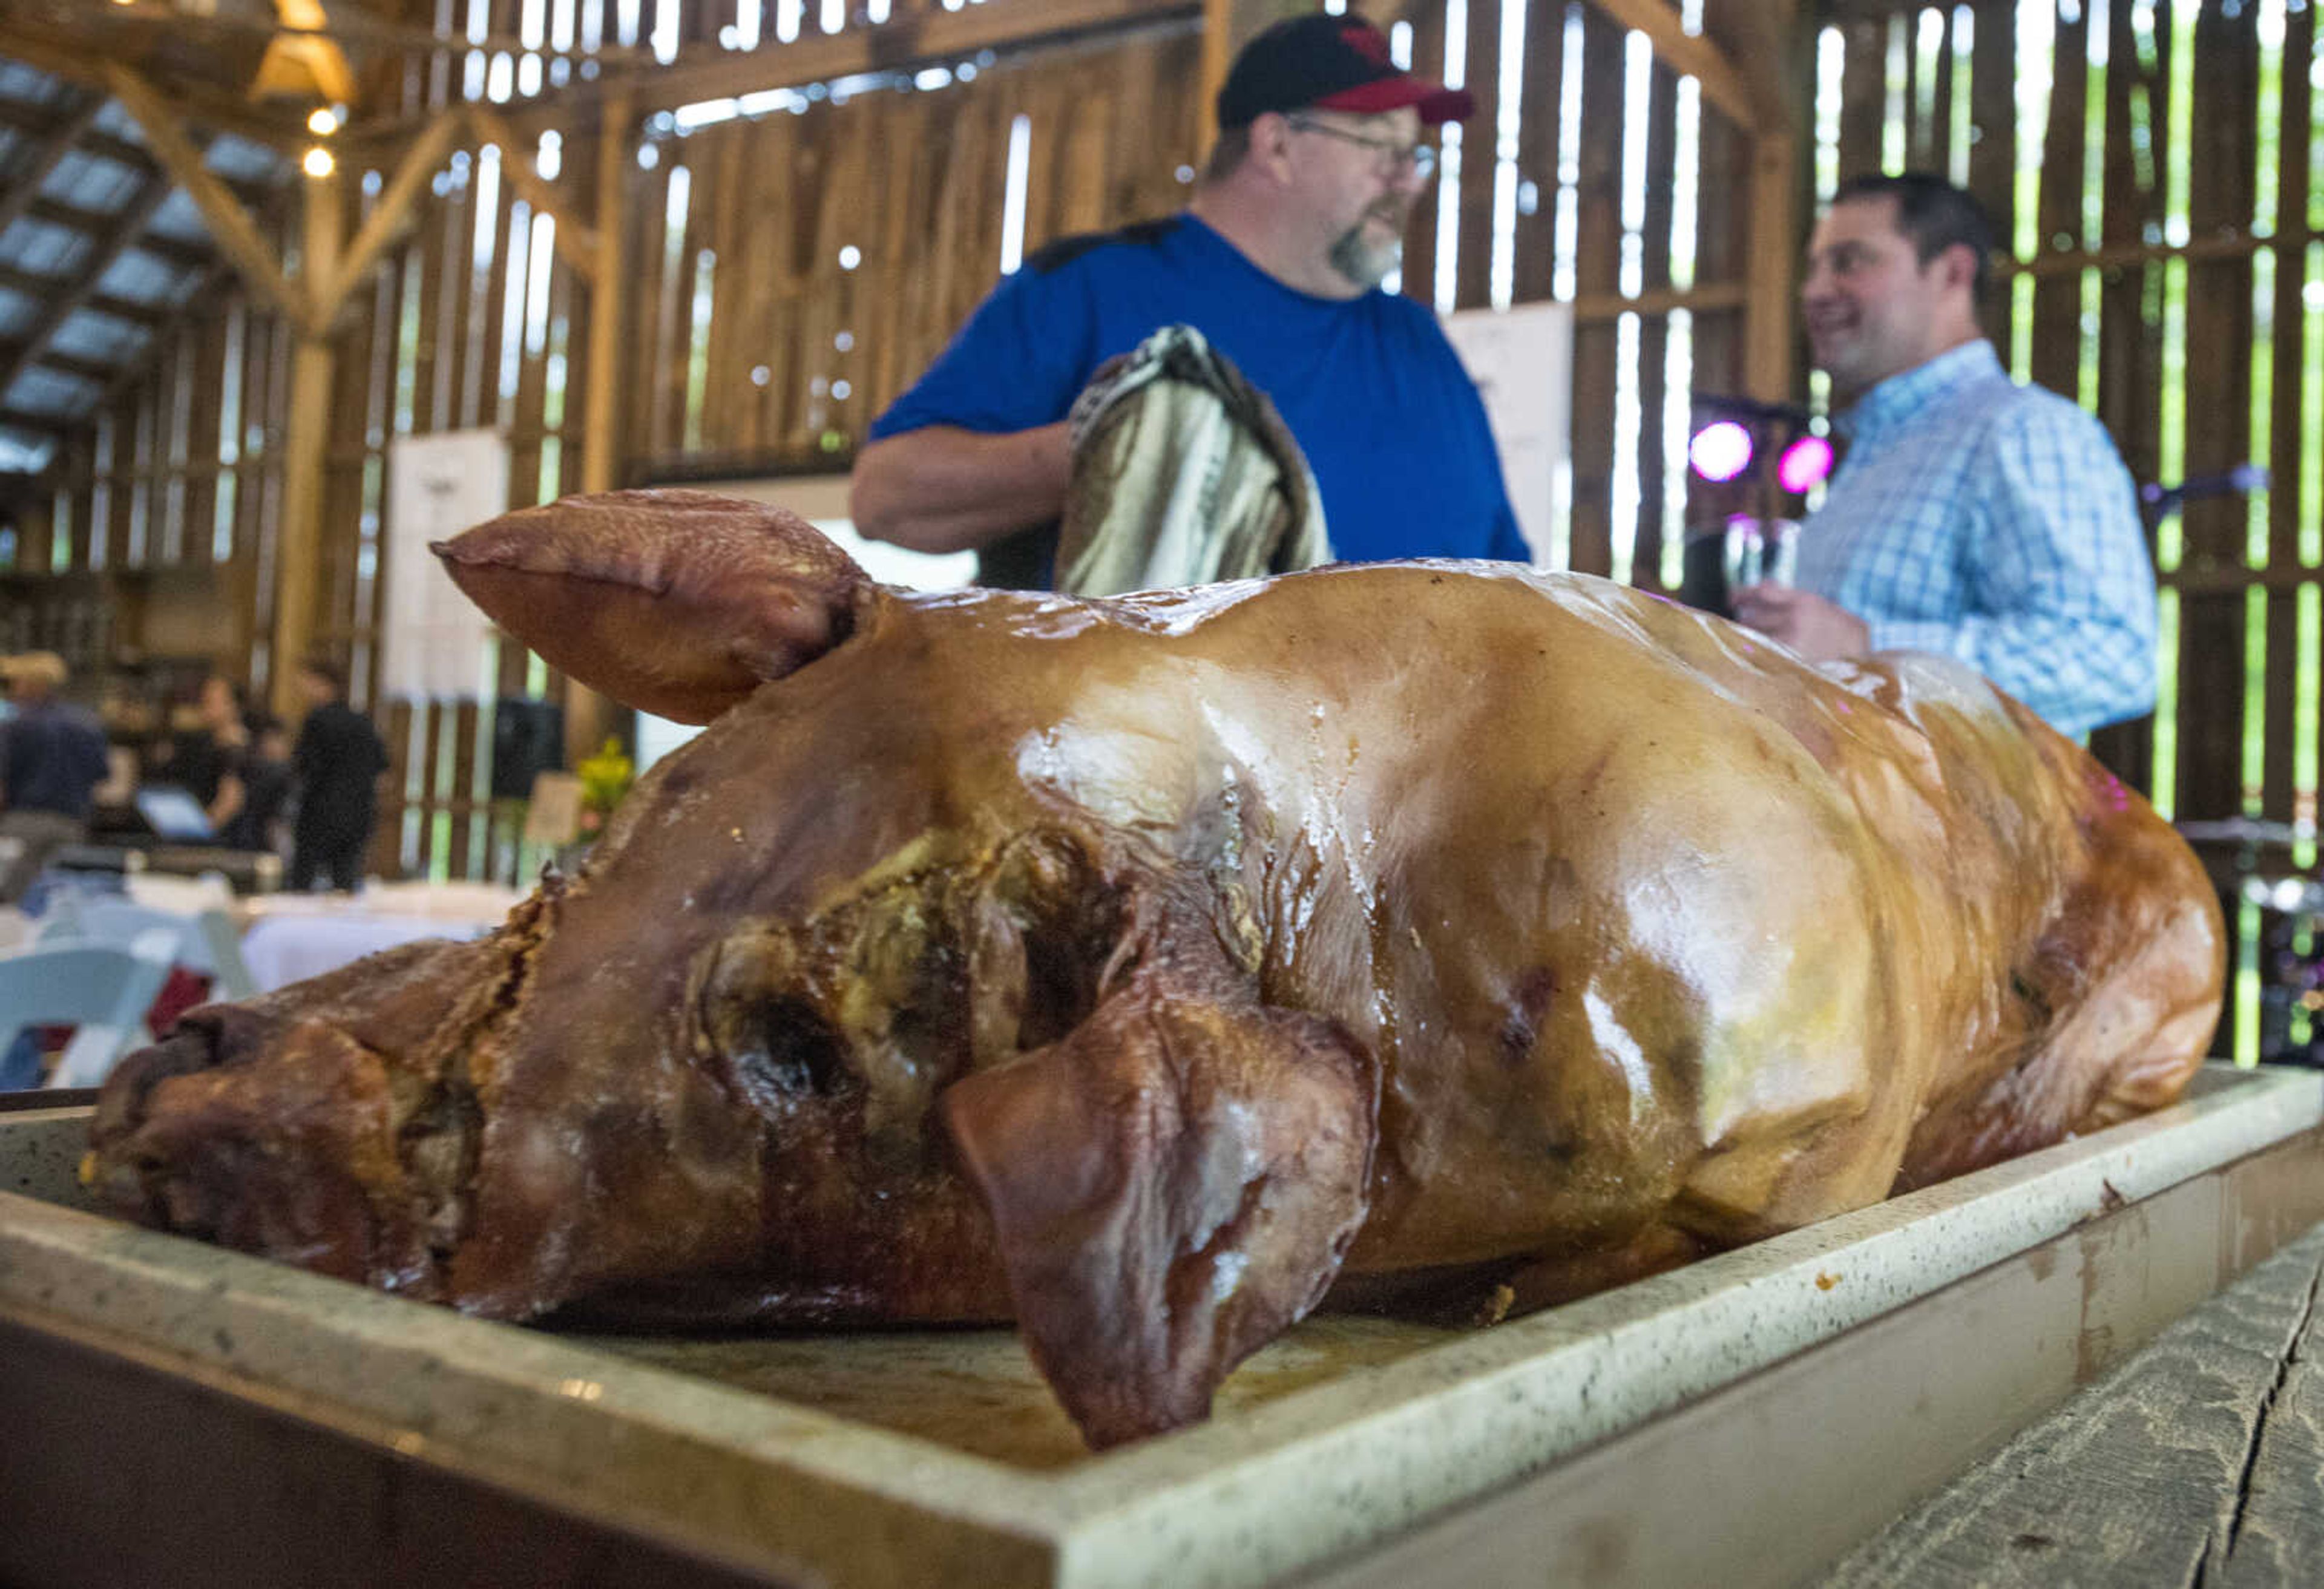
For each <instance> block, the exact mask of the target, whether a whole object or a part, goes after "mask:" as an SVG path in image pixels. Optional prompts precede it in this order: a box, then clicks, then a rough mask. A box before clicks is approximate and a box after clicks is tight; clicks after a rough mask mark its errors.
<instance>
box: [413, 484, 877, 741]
mask: <svg viewBox="0 0 2324 1589" xmlns="http://www.w3.org/2000/svg"><path fill="white" fill-rule="evenodd" d="M433 549H434V551H435V553H436V555H437V556H438V557H440V558H442V559H443V561H444V566H445V569H446V571H447V572H448V573H449V574H451V576H452V581H453V583H455V584H457V585H458V586H459V587H460V589H461V590H462V591H464V592H466V594H467V596H468V599H469V600H470V601H472V602H475V604H476V605H477V606H479V607H481V608H483V609H484V611H485V612H486V613H487V614H488V615H489V616H490V617H491V618H492V620H493V622H495V623H497V624H499V625H500V626H501V627H502V628H503V629H506V630H507V631H508V632H509V633H510V634H512V635H514V636H515V637H516V638H518V639H520V640H521V641H523V642H524V643H525V644H526V645H527V646H529V647H530V648H532V649H533V650H535V651H538V652H539V653H540V655H541V656H543V657H546V658H548V659H549V662H550V663H552V664H554V665H555V666H558V667H560V668H562V669H564V670H565V671H566V672H567V673H568V674H570V675H573V676H574V677H575V678H576V679H578V680H580V681H581V682H582V683H583V684H586V685H588V686H589V687H590V688H591V689H594V690H598V691H602V692H603V693H605V694H608V695H611V696H612V697H613V699H615V700H616V701H619V702H621V703H623V704H624V705H629V706H634V707H637V708H639V709H640V710H641V711H645V712H653V713H655V714H656V715H657V716H660V717H667V718H672V719H675V720H677V721H679V722H708V721H710V720H711V719H712V718H714V717H715V716H717V715H718V714H719V713H720V712H724V711H725V710H726V709H727V708H728V707H730V706H733V705H736V704H739V703H741V702H742V699H743V698H744V697H745V696H747V695H749V694H750V693H751V692H752V690H755V689H756V688H758V687H759V685H760V684H763V683H765V682H766V681H767V680H769V679H772V678H780V677H781V676H782V675H785V674H787V673H789V672H791V671H792V670H793V669H794V668H798V667H800V666H805V665H806V664H807V663H809V662H812V661H814V660H815V658H816V657H820V656H822V655H823V654H824V653H825V651H828V650H829V649H831V648H832V647H834V646H835V645H837V644H838V643H839V642H840V641H842V640H844V639H845V638H847V634H848V630H849V628H850V626H851V624H852V622H853V614H854V611H855V605H856V602H857V599H858V598H859V596H860V595H862V593H863V592H866V591H868V590H869V589H870V588H871V580H870V578H869V576H867V575H866V574H864V572H863V571H862V569H861V568H859V567H857V566H856V565H855V562H854V560H853V558H851V557H849V556H848V555H847V554H846V553H844V552H843V551H841V550H840V549H839V548H838V547H835V546H834V545H833V544H832V543H831V542H830V541H829V540H827V539H825V537H823V536H822V535H820V534H819V533H817V532H816V529H815V528H814V527H813V526H811V525H809V524H808V523H807V521H806V520H805V519H800V518H799V517H798V516H797V515H796V514H793V513H788V512H786V511H785V510H782V509H780V508H777V507H773V506H770V505H769V504H767V503H764V502H746V501H738V500H736V499H734V498H732V497H721V496H715V495H713V494H712V493H710V492H708V491H607V492H604V493H602V494H600V495H596V496H586V497H567V498H565V499H564V500H562V501H555V502H549V503H548V504H546V505H544V506H541V507H539V508H526V509H522V510H519V511H517V512H514V513H506V514H503V515H502V516H501V517H500V518H498V519H493V520H492V521H491V522H489V523H486V524H480V525H478V526H477V527H476V528H474V529H471V530H468V531H467V532H466V533H465V534H462V535H459V536H456V537H453V538H452V539H451V540H448V541H443V542H439V543H438V544H437V545H436V547H434V548H433Z"/></svg>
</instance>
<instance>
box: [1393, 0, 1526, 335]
mask: <svg viewBox="0 0 2324 1589" xmlns="http://www.w3.org/2000/svg"><path fill="white" fill-rule="evenodd" d="M1404 13H1405V16H1406V19H1407V20H1408V21H1410V23H1412V69H1413V70H1414V71H1416V72H1418V73H1420V74H1421V75H1423V76H1424V77H1431V78H1439V79H1442V78H1443V75H1444V7H1443V5H1430V4H1428V3H1427V0H1406V5H1405V8H1404ZM1443 190H1444V184H1443V179H1442V173H1439V179H1437V180H1435V181H1433V182H1430V183H1429V184H1428V185H1427V186H1426V187H1425V188H1423V189H1422V190H1421V194H1420V197H1419V199H1418V200H1417V201H1416V203H1415V204H1414V205H1413V207H1412V218H1411V220H1410V221H1409V222H1408V223H1406V226H1405V228H1404V295H1405V296H1406V298H1416V299H1419V300H1420V301H1421V302H1422V303H1434V302H1435V301H1436V227H1437V219H1436V211H1437V206H1438V205H1439V204H1441V203H1443ZM1553 191H1554V188H1553Z"/></svg>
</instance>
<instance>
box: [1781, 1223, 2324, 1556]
mask: <svg viewBox="0 0 2324 1589" xmlns="http://www.w3.org/2000/svg"><path fill="white" fill-rule="evenodd" d="M2319 1284H2324V1229H2319V1230H2317V1231H2312V1232H2310V1234H2309V1235H2305V1236H2303V1237H2301V1239H2300V1240H2299V1241H2297V1242H2294V1243H2293V1244H2292V1245H2290V1246H2287V1247H2286V1248H2284V1249H2283V1250H2282V1252H2280V1253H2278V1254H2275V1255H2274V1256H2273V1257H2272V1258H2270V1259H2268V1260H2267V1261H2266V1262H2265V1263H2261V1264H2260V1265H2259V1266H2258V1267H2256V1268H2255V1269H2254V1270H2253V1271H2252V1272H2251V1273H2250V1274H2248V1275H2246V1277H2245V1278H2244V1279H2243V1280H2242V1281H2240V1282H2239V1283H2237V1284H2236V1285H2235V1286H2233V1287H2231V1288H2229V1289H2228V1290H2226V1291H2223V1292H2221V1293H2220V1294H2219V1295H2218V1297H2216V1298H2214V1299H2213V1300H2211V1301H2209V1303H2206V1304H2205V1305H2204V1306H2203V1307H2202V1308H2200V1309H2197V1310H2196V1311H2195V1312H2193V1313H2191V1314H2190V1315H2188V1316H2187V1317H2186V1318H2182V1319H2181V1320H2180V1321H2179V1322H2177V1323H2176V1324H2173V1325H2172V1326H2171V1327H2169V1328H2167V1329H2165V1330H2164V1331H2163V1333H2162V1334H2161V1335H2160V1336H2157V1337H2156V1338H2155V1339H2154V1341H2153V1344H2152V1345H2150V1346H2148V1347H2147V1348H2146V1349H2145V1350H2144V1351H2143V1352H2141V1353H2139V1354H2138V1355H2136V1356H2135V1357H2133V1358H2131V1359H2130V1361H2129V1362H2127V1363H2126V1364H2123V1365H2122V1366H2121V1367H2120V1368H2119V1369H2117V1370H2116V1372H2115V1373H2112V1374H2110V1375H2108V1376H2107V1378H2105V1379H2103V1380H2101V1381H2100V1382H2098V1384H2096V1385H2094V1386H2092V1387H2091V1388H2090V1389H2089V1391H2087V1392H2084V1393H2083V1394H2081V1395H2080V1396H2078V1397H2076V1398H2075V1399H2074V1400H2073V1401H2070V1402H2068V1403H2067V1404H2066V1405H2065V1406H2064V1407H2062V1408H2061V1409H2060V1410H2058V1411H2057V1412H2055V1413H2053V1414H2052V1415H2051V1416H2050V1417H2049V1418H2047V1419H2043V1421H2042V1422H2040V1423H2038V1424H2036V1425H2034V1426H2033V1428H2029V1429H2027V1430H2025V1431H2024V1433H2022V1434H2020V1435H2019V1436H2018V1437H2016V1438H2015V1439H2014V1440H2012V1441H2011V1442H2010V1443H2009V1444H2008V1445H2006V1446H2005V1447H2002V1449H2001V1450H1999V1451H1997V1452H1996V1453H1995V1454H1994V1455H1993V1456H1990V1457H1988V1458H1987V1460H1986V1461H1984V1462H1982V1463H1980V1464H1978V1465H1977V1466H1976V1467H1974V1468H1972V1469H1971V1470H1969V1472H1968V1473H1967V1474H1963V1475H1962V1476H1961V1477H1960V1479H1959V1480H1957V1481H1955V1482H1954V1483H1952V1484H1951V1485H1950V1487H1948V1488H1947V1489H1946V1490H1945V1491H1944V1492H1943V1493H1941V1494H1940V1495H1938V1496H1937V1497H1936V1498H1935V1499H1933V1500H1932V1501H1930V1502H1927V1503H1926V1504H1925V1505H1923V1506H1922V1507H1921V1508H1920V1509H1919V1510H1917V1511H1914V1512H1913V1513H1911V1514H1909V1515H1908V1516H1906V1517H1905V1518H1904V1520H1901V1521H1899V1522H1898V1523H1897V1524H1896V1525H1895V1526H1894V1527H1892V1528H1890V1529H1888V1530H1887V1531H1886V1532H1885V1533H1884V1534H1882V1535H1880V1536H1879V1537H1878V1538H1875V1539H1872V1540H1870V1541H1867V1543H1866V1544H1864V1545H1863V1546H1861V1547H1859V1548H1858V1549H1857V1550H1856V1551H1855V1552H1853V1553H1852V1554H1851V1555H1849V1557H1847V1559H1846V1560H1844V1561H1843V1562H1841V1563H1840V1566H1838V1567H1837V1568H1835V1569H1834V1570H1833V1571H1832V1572H1831V1574H1830V1575H1828V1576H1827V1577H1826V1578H1825V1579H1824V1580H1823V1581H1822V1589H1874V1586H1875V1585H1879V1586H1882V1589H1886V1585H1890V1584H1914V1585H1915V1586H1916V1589H1950V1586H1951V1585H1956V1584H1959V1585H1969V1584H1977V1585H1981V1586H1986V1589H2006V1586H2008V1585H2015V1584H2025V1585H2028V1586H2029V1589H2030V1586H2033V1585H2042V1586H2043V1589H2048V1586H2050V1585H2053V1584H2194V1583H2201V1584H2255V1585H2256V1584H2271V1585H2273V1584H2294V1583H2302V1582H2306V1581H2308V1580H2309V1579H2310V1577H2312V1576H2313V1568H2314V1565H2315V1563H2316V1561H2317V1560H2318V1559H2319V1552H2324V1382H2320V1381H2319V1375H2318V1373H2317V1371H2316V1369H2315V1366H2314V1364H2313V1362H2312V1356H2313V1354H2315V1353H2316V1352H2317V1351H2318V1350H2319V1349H2324V1326H2319V1320H2318V1319H2317V1317H2316V1301H2317V1292H2318V1288H2319ZM2301 1564H2304V1566H2303V1565H2301Z"/></svg>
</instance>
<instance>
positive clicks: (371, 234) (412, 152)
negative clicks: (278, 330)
mask: <svg viewBox="0 0 2324 1589" xmlns="http://www.w3.org/2000/svg"><path fill="white" fill-rule="evenodd" d="M466 120H467V117H466V115H465V114H463V113H462V112H460V111H458V110H448V111H446V112H445V113H444V114H443V115H440V116H438V117H437V118H436V120H435V121H434V122H433V123H432V124H430V125H429V128H428V130H427V131H426V132H425V133H421V134H420V139H419V142H415V143H414V144H412V146H411V147H410V149H409V150H407V151H406V152H404V156H403V163H402V164H401V165H399V166H397V167H396V169H395V175H394V177H393V178H392V179H390V180H389V182H388V184H387V188H386V189H385V190H384V191H383V192H382V193H381V194H380V196H379V202H378V203H377V204H375V205H374V206H372V210H371V214H370V215H369V216H365V217H364V224H363V229H362V230H361V231H359V232H357V233H356V234H355V242H353V243H350V244H349V245H348V247H347V253H346V262H345V263H343V264H342V265H341V266H340V267H339V269H338V271H337V272H336V273H335V274H334V275H332V276H331V277H330V278H329V279H328V280H325V279H324V278H323V277H321V276H319V275H318V274H316V273H315V271H314V270H313V268H312V267H311V266H310V267H309V268H308V270H307V272H306V276H307V291H308V295H309V298H310V299H312V300H313V302H314V305H315V319H316V322H317V324H318V326H327V325H329V324H330V323H331V321H333V320H334V319H336V318H337V317H338V312H339V309H340V307H341V306H342V305H344V304H345V303H346V301H347V295H348V294H349V293H350V292H352V291H353V290H354V289H355V288H357V287H359V286H361V285H362V284H363V280H364V277H366V276H368V275H370V274H371V268H372V266H373V265H374V264H376V263H377V262H378V261H379V256H380V254H381V253H382V252H383V251H384V250H385V249H386V247H387V245H388V244H389V243H392V242H393V241H394V240H395V238H396V236H397V235H398V234H401V232H402V230H403V225H404V223H405V222H406V221H408V220H410V217H411V212H412V207H413V202H414V201H415V200H416V199H418V198H419V197H420V188H422V187H423V186H424V185H425V184H426V182H427V181H428V179H429V178H430V177H432V176H434V175H435V174H436V169H437V167H438V166H440V165H442V164H443V163H444V161H445V157H446V156H447V155H448V154H450V153H451V152H452V144H453V142H454V141H455V140H456V139H457V138H458V137H459V135H460V131H461V127H462V124H464V123H465V122H466ZM558 230H559V231H560V232H561V231H563V230H564V228H563V227H561V226H560V227H558Z"/></svg>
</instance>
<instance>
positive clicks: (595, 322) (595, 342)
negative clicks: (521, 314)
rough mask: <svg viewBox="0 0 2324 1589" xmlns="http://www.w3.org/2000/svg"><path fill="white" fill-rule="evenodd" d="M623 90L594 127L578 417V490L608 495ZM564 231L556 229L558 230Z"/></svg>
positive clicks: (618, 295)
mask: <svg viewBox="0 0 2324 1589" xmlns="http://www.w3.org/2000/svg"><path fill="white" fill-rule="evenodd" d="M635 130H636V127H635V112H634V111H633V110H632V100H631V97H630V95H629V93H628V92H627V90H622V91H619V92H616V93H615V94H614V95H613V96H612V97H611V98H609V99H608V100H607V101H606V102H605V115H604V120H603V121H602V122H601V123H599V124H598V128H597V226H596V242H597V255H596V259H595V270H594V271H592V272H591V275H592V278H593V280H592V281H591V283H590V289H589V363H588V383H589V384H588V397H587V400H586V405H585V408H584V410H583V413H582V418H581V485H582V489H583V490H585V491H612V490H613V489H614V488H615V487H616V486H618V485H620V484H621V464H622V460H621V456H620V450H621V443H620V440H619V439H618V433H617V431H616V428H615V420H614V416H615V415H616V414H618V413H619V412H620V403H619V402H618V401H617V397H618V390H617V386H616V381H617V379H618V373H619V372H618V369H617V366H618V365H619V363H620V360H621V353H622V310H623V308H624V300H625V299H626V298H627V297H628V288H629V280H628V265H627V262H626V261H625V260H624V258H623V257H622V256H623V255H624V253H626V252H627V243H628V228H627V227H625V226H623V225H622V205H623V203H624V200H625V197H626V196H627V194H628V191H629V179H630V171H631V170H632V162H633V161H634V159H635V152H634V151H633V150H632V148H631V138H632V134H633V133H634V132H635ZM563 229H564V228H562V227H559V228H558V230H559V231H562V230H563Z"/></svg>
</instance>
